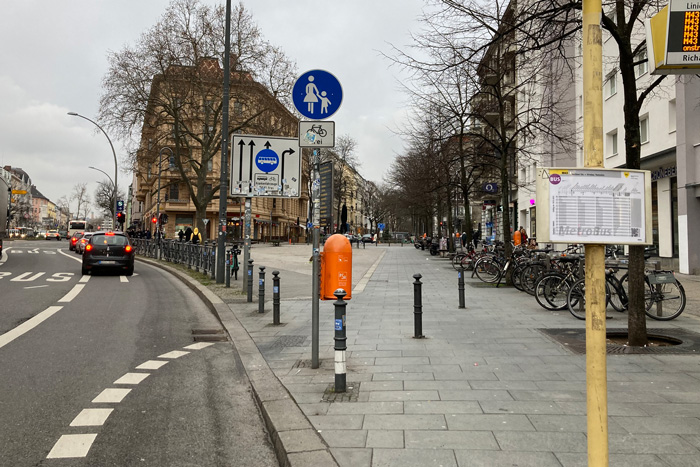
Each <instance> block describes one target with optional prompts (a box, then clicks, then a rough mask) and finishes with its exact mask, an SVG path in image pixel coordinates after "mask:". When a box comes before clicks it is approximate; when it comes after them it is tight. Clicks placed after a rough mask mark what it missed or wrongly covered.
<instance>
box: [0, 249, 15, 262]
mask: <svg viewBox="0 0 700 467" xmlns="http://www.w3.org/2000/svg"><path fill="white" fill-rule="evenodd" d="M11 249H12V248H11V247H8V248H5V254H4V255H2V258H0V264H3V263H4V262H5V261H7V252H8V251H10V250H11Z"/></svg>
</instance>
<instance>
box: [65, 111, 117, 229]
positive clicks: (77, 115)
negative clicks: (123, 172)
mask: <svg viewBox="0 0 700 467" xmlns="http://www.w3.org/2000/svg"><path fill="white" fill-rule="evenodd" d="M68 115H70V116H71V117H80V118H82V119H85V120H87V121H88V122H90V123H92V124H93V125H95V126H96V127H97V128H99V129H100V131H101V132H102V134H104V135H105V138H107V141H109V147H110V148H112V156H114V216H115V217H116V215H117V172H118V169H119V168H118V165H117V153H116V152H115V151H114V145H113V144H112V140H111V139H109V135H108V134H107V132H106V131H105V130H104V129H103V128H102V127H101V126H100V125H98V124H97V122H95V121H94V120H91V119H89V118H87V117H85V116H83V115H80V114H79V113H76V112H68ZM116 225H117V222H116V220H115V218H114V217H112V226H115V227H116Z"/></svg>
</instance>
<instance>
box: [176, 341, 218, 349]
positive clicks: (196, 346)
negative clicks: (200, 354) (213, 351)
mask: <svg viewBox="0 0 700 467" xmlns="http://www.w3.org/2000/svg"><path fill="white" fill-rule="evenodd" d="M210 345H214V343H213V342H197V343H196V344H190V345H188V346H187V347H183V348H184V349H189V350H199V349H204V348H207V347H209V346H210Z"/></svg>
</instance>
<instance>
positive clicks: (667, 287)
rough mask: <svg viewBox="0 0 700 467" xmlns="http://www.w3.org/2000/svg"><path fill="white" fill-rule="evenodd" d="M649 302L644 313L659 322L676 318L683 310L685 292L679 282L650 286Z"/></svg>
mask: <svg viewBox="0 0 700 467" xmlns="http://www.w3.org/2000/svg"><path fill="white" fill-rule="evenodd" d="M650 287H651V300H649V304H650V305H651V306H647V308H646V310H645V313H646V314H647V316H648V317H650V318H653V319H656V320H659V321H670V320H672V319H674V318H677V317H678V316H679V315H680V314H681V313H683V310H684V309H685V290H684V289H683V286H682V285H681V283H680V282H678V281H675V282H670V283H665V284H651V285H650Z"/></svg>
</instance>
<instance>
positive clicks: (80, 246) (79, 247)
mask: <svg viewBox="0 0 700 467" xmlns="http://www.w3.org/2000/svg"><path fill="white" fill-rule="evenodd" d="M93 234H94V232H85V233H84V234H83V236H82V237H80V240H78V242H77V243H76V244H75V252H76V253H78V254H79V255H82V254H83V252H84V251H85V245H87V242H89V241H90V237H92V235H93Z"/></svg>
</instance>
